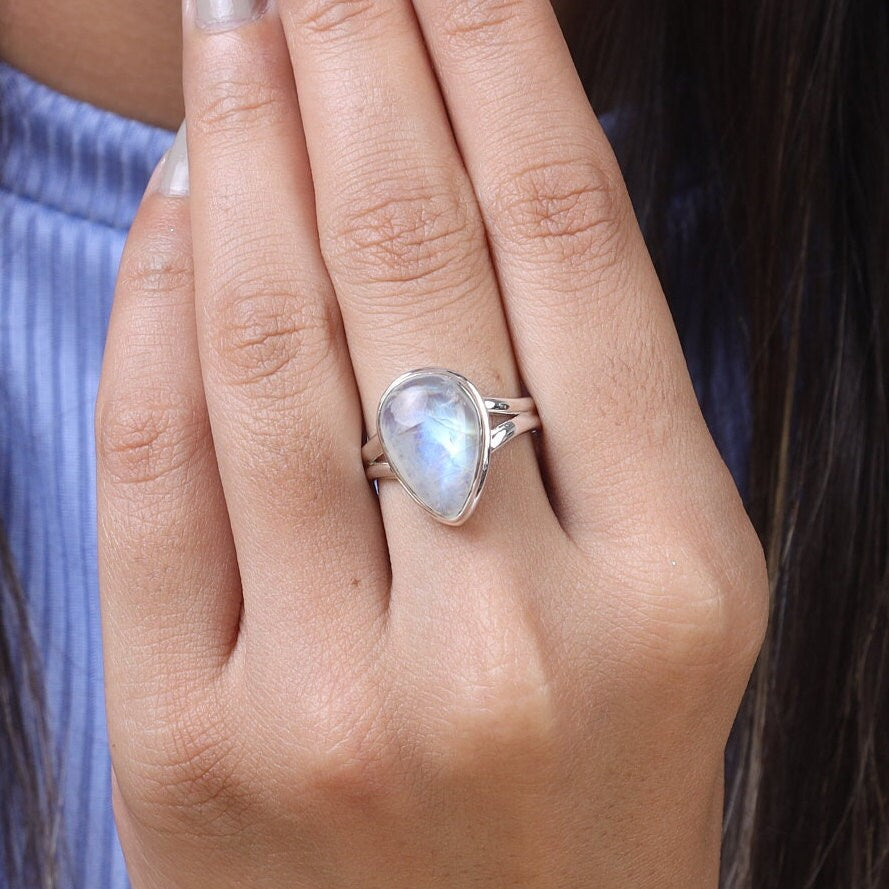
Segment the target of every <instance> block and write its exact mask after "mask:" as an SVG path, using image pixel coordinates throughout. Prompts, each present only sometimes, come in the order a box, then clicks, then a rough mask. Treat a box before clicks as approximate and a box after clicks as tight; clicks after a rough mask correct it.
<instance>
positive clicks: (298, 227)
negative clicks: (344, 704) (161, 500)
mask: <svg viewBox="0 0 889 889" xmlns="http://www.w3.org/2000/svg"><path fill="white" fill-rule="evenodd" d="M229 6H232V8H233V9H236V10H241V9H246V7H247V6H251V5H250V4H236V5H231V4H219V3H212V2H206V3H204V2H199V3H197V4H196V6H195V8H194V9H187V10H186V16H185V72H184V76H185V97H186V108H187V118H188V126H189V157H190V161H191V173H192V177H191V178H192V197H191V201H192V224H193V230H194V252H195V278H196V301H197V306H198V337H199V343H200V350H201V361H202V366H203V372H204V384H205V388H206V392H207V402H208V407H209V412H210V419H211V423H212V427H213V438H214V441H215V444H216V450H217V453H218V460H219V466H220V474H221V477H222V482H223V486H224V490H225V496H226V500H227V502H228V506H229V512H230V514H231V523H232V529H233V533H234V538H235V542H236V545H237V550H238V557H239V561H240V565H241V575H242V581H243V587H244V611H245V626H246V628H247V632H248V634H249V632H250V625H251V622H252V623H253V625H255V626H257V627H258V628H259V633H260V638H267V636H266V635H265V632H264V631H268V632H271V633H273V634H275V635H276V636H277V637H278V638H279V639H280V637H281V635H282V634H283V635H284V636H286V637H287V638H288V639H289V640H290V641H292V642H293V643H294V645H293V648H295V649H296V651H297V652H298V653H300V652H301V653H303V655H304V656H305V657H313V656H315V655H316V654H317V650H316V647H315V646H312V645H311V644H310V641H311V639H310V638H307V636H309V637H311V636H312V634H317V638H318V639H321V640H324V643H325V644H326V645H327V646H328V647H329V645H330V641H331V639H332V638H334V637H333V636H332V635H331V627H337V628H339V631H341V630H342V627H343V625H345V626H348V627H349V628H354V627H355V626H361V627H367V625H368V623H369V622H372V621H374V620H375V619H376V618H378V617H379V616H380V614H381V613H382V611H383V609H384V608H385V605H386V595H387V593H386V590H387V588H388V560H387V553H386V547H385V540H384V537H383V533H382V525H381V522H380V516H379V508H378V504H377V503H376V499H375V497H374V496H373V492H372V490H371V489H370V488H369V486H368V485H367V483H366V481H365V478H364V474H363V471H362V465H361V457H360V444H361V433H362V420H361V411H360V405H359V403H358V396H357V391H356V388H355V381H354V377H353V374H352V369H351V365H350V362H349V358H348V352H347V348H346V344H345V338H344V335H343V330H342V323H341V320H340V317H339V310H338V307H337V304H336V298H335V295H334V293H333V290H332V287H331V284H330V279H329V277H328V275H327V271H326V269H325V267H324V263H323V260H322V258H321V254H320V251H319V248H318V239H317V226H316V222H315V215H314V202H313V195H312V183H311V177H310V172H309V166H308V160H307V158H306V153H305V144H304V139H303V136H302V131H301V124H300V115H299V108H298V106H297V101H296V93H295V90H294V85H293V75H292V72H291V69H290V62H289V57H288V55H287V49H286V44H285V42H284V38H283V35H282V33H281V30H280V23H279V22H278V20H277V19H276V18H275V17H274V16H273V15H270V14H267V13H266V14H263V13H264V7H263V5H262V4H259V3H255V4H252V6H251V8H250V9H249V10H247V14H245V15H244V16H242V17H241V18H237V17H236V18H232V17H226V16H225V15H223V16H222V18H221V20H218V19H215V18H214V16H218V14H219V13H220V12H221V13H225V12H226V10H227V9H228V7H229ZM336 638H344V634H343V633H342V632H339V634H338V635H337V636H336ZM297 642H298V645H297V644H296V643H297Z"/></svg>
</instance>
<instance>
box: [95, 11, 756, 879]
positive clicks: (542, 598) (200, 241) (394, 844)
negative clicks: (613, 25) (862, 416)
mask: <svg viewBox="0 0 889 889" xmlns="http://www.w3.org/2000/svg"><path fill="white" fill-rule="evenodd" d="M204 5H205V4H201V7H202V8H203V6H204ZM207 5H209V6H210V7H213V8H215V9H217V10H219V9H221V8H224V7H225V6H226V4H224V3H219V2H217V3H215V4H207ZM247 5H248V4H247V3H246V2H245V0H241V2H239V3H234V4H231V9H232V10H233V11H235V12H237V11H239V10H242V9H243V8H244V7H246V6H247ZM413 6H414V7H415V8H416V16H415V13H414V11H413V10H412V8H411V5H410V3H409V2H408V0H280V2H279V12H280V18H279V16H278V15H276V14H274V13H272V12H267V13H266V14H264V15H261V14H259V13H260V12H261V10H260V9H259V8H258V7H255V8H254V9H253V12H255V13H256V15H255V16H253V17H251V20H250V21H248V22H243V23H240V25H238V23H237V22H236V21H233V20H229V21H227V22H226V23H225V26H224V27H222V26H219V27H211V28H207V27H201V26H200V23H199V22H197V21H196V20H195V11H194V10H191V9H187V10H186V15H185V91H186V105H187V119H188V127H189V129H188V140H189V146H188V147H189V157H190V161H191V189H190V196H189V197H188V198H187V199H178V198H171V197H169V196H168V195H166V194H163V193H160V192H159V191H158V190H157V188H155V187H153V188H151V189H150V190H149V193H148V194H147V196H146V198H145V201H144V204H143V206H142V208H141V210H140V212H139V215H138V218H137V220H136V222H135V224H134V226H133V230H132V234H131V237H130V240H129V244H128V247H127V250H126V254H125V257H124V261H123V264H122V269H121V275H120V282H119V287H118V291H117V296H116V301H115V307H114V312H113V319H112V324H111V330H110V335H109V340H108V348H107V356H106V364H105V369H104V372H103V379H102V384H101V392H100V397H99V402H98V405H97V441H98V453H99V462H98V485H99V520H100V556H101V575H102V603H103V621H104V633H105V646H106V647H105V651H106V673H107V687H108V695H107V697H108V718H109V729H110V738H111V745H112V756H113V763H114V773H115V808H116V816H117V822H118V826H119V830H120V834H121V838H122V842H123V845H124V849H125V852H126V855H127V860H128V866H129V868H130V871H131V876H132V881H133V884H134V886H135V887H136V889H204V887H208V886H212V887H214V889H224V887H246V886H250V887H253V889H284V887H288V889H291V887H306V889H309V887H312V889H316V887H361V889H371V887H379V889H400V887H403V889H418V887H423V889H435V887H447V889H464V887H466V889H468V887H495V886H497V887H500V886H503V887H506V886H516V887H518V886H521V887H532V889H542V887H560V889H563V887H577V889H580V887H584V889H587V887H591V886H595V887H597V889H611V887H614V889H618V887H620V889H627V887H634V889H635V887H657V889H668V887H676V889H690V887H714V886H715V885H716V881H717V871H718V858H719V844H720V825H721V815H722V771H723V761H722V757H723V750H724V746H725V743H726V738H727V734H728V732H729V729H730V726H731V724H732V720H733V718H734V716H735V713H736V710H737V707H738V704H739V701H740V698H741V695H742V693H743V690H744V687H745V684H746V682H747V678H748V675H749V672H750V669H751V667H752V664H753V662H754V660H755V657H756V654H757V651H758V648H759V644H760V640H761V637H762V633H763V630H764V619H765V612H766V607H765V606H766V598H767V582H766V577H765V569H764V564H763V557H762V550H761V548H760V546H759V543H758V541H757V539H756V537H755V534H754V532H753V530H752V528H751V526H750V524H749V522H748V520H747V517H746V515H745V513H744V510H743V507H742V504H741V502H740V500H739V497H738V494H737V492H736V490H735V488H734V485H733V483H732V480H731V478H730V476H729V473H728V471H727V469H726V467H725V466H724V464H723V463H722V461H721V460H720V458H719V455H718V453H717V451H716V449H715V447H714V445H713V442H712V440H711V438H710V436H709V434H708V432H707V428H706V426H705V423H704V421H703V418H702V417H701V414H700V412H699V410H698V407H697V403H696V400H695V396H694V393H693V390H692V386H691V384H690V381H689V377H688V372H687V369H686V366H685V363H684V361H683V356H682V352H681V349H680V345H679V342H678V339H677V335H676V332H675V330H674V327H673V325H672V322H671V317H670V313H669V310H668V307H667V305H666V303H665V300H664V297H663V294H662V292H661V289H660V287H659V284H658V281H657V278H656V275H655V273H654V270H653V268H652V264H651V262H650V259H649V257H648V255H647V253H646V250H645V246H644V243H643V240H642V237H641V235H640V232H639V230H638V227H637V225H636V223H635V221H634V217H633V213H632V209H631V206H630V202H629V199H628V196H627V194H626V191H625V189H624V186H623V184H622V181H621V178H620V175H619V171H618V167H617V165H616V162H615V159H614V157H613V155H612V153H611V151H610V148H609V146H608V144H607V142H606V140H605V138H604V136H603V134H602V132H601V130H600V128H599V126H598V124H597V121H596V118H595V116H594V114H593V112H592V110H591V109H590V107H589V105H588V103H587V100H586V98H585V95H584V92H583V90H582V87H581V84H580V82H579V80H578V77H577V74H576V72H575V70H574V68H573V66H572V63H571V59H570V56H569V54H568V51H567V49H566V46H565V44H564V42H563V39H562V35H561V33H560V31H559V28H558V25H557V21H556V18H555V16H554V14H553V12H552V9H551V8H550V5H549V3H548V2H546V0H448V2H444V3H443V2H441V0H414V4H413ZM200 12H201V9H199V10H198V13H200ZM204 24H205V25H206V22H204ZM236 25H237V26H236ZM294 82H295V85H294ZM297 94H298V102H297ZM424 365H440V366H445V367H451V368H453V369H455V370H458V371H460V372H462V373H464V374H465V375H466V376H467V377H469V379H471V380H473V381H474V382H476V383H477V384H478V385H479V386H480V388H481V389H482V390H483V391H485V392H487V393H491V394H502V395H512V396H516V395H519V394H521V391H520V390H521V384H522V382H523V383H524V384H525V386H526V387H527V390H528V391H529V392H530V393H531V394H532V395H533V396H534V397H535V399H536V402H537V406H538V409H539V413H540V416H541V418H542V422H543V431H542V435H541V436H540V437H539V449H535V440H534V437H533V436H530V435H525V436H522V437H521V438H518V439H516V440H515V441H513V442H511V443H510V444H509V445H508V446H506V447H505V448H504V449H503V450H502V451H498V453H497V454H496V455H495V456H494V458H493V462H492V467H491V471H490V477H489V482H488V485H487V487H486V490H485V492H484V496H483V497H482V500H481V502H480V505H479V507H478V509H477V511H476V513H475V514H474V515H473V517H472V518H471V519H470V521H469V522H468V523H467V524H465V525H464V526H462V527H460V528H451V527H447V526H444V525H441V524H438V523H436V522H435V521H434V520H433V519H432V518H431V517H430V516H428V515H427V514H426V513H425V512H424V511H423V510H422V509H420V508H419V507H418V506H417V505H416V504H415V503H413V502H412V501H411V500H410V498H409V497H408V496H407V495H406V494H405V492H404V490H402V488H401V486H400V485H398V484H397V483H396V482H392V481H384V482H381V483H380V496H379V499H378V498H377V496H376V494H375V492H374V489H373V487H372V486H371V485H370V484H368V482H367V481H366V480H365V477H364V471H363V468H362V463H361V457H360V446H361V443H362V431H363V428H364V426H365V425H366V426H367V427H368V428H370V429H371V430H372V429H373V425H374V413H375V409H376V405H377V401H378V399H379V396H380V394H381V392H382V391H383V389H384V388H385V387H386V385H387V384H388V383H389V382H390V381H391V380H392V379H393V378H394V377H396V376H398V375H399V374H401V373H402V372H404V371H406V370H410V369H412V368H415V367H421V366H424Z"/></svg>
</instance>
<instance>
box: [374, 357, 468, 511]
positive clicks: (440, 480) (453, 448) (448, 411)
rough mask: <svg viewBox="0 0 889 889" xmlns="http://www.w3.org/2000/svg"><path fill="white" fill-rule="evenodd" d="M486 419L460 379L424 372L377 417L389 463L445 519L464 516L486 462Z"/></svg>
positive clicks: (399, 389) (393, 392)
mask: <svg viewBox="0 0 889 889" xmlns="http://www.w3.org/2000/svg"><path fill="white" fill-rule="evenodd" d="M483 422H484V421H483V419H482V417H481V415H480V411H479V407H478V405H477V403H476V401H475V400H474V399H473V397H472V396H471V395H470V393H469V392H468V391H467V390H466V388H465V387H464V385H462V384H461V382H460V379H459V378H458V377H456V376H454V375H452V374H449V373H447V372H444V371H421V372H419V373H416V374H412V375H410V376H408V377H406V378H405V379H404V380H403V381H402V382H400V383H398V384H397V385H395V386H393V387H392V388H391V389H390V390H389V391H388V393H387V395H386V397H385V399H384V401H383V403H382V405H381V406H380V413H379V434H380V441H381V443H382V445H383V448H384V449H385V451H386V456H387V458H388V460H389V465H390V466H391V467H392V469H393V470H394V471H395V472H396V473H397V475H398V477H399V478H400V479H401V481H402V482H403V484H405V485H406V486H407V487H408V488H409V489H410V490H411V492H412V493H413V494H414V496H415V497H416V498H417V499H418V500H420V501H421V502H422V503H424V504H425V505H426V506H427V507H428V508H429V509H430V510H431V511H432V512H434V513H435V514H436V515H438V516H439V517H441V518H443V519H445V520H446V521H454V520H455V519H457V518H458V517H459V516H460V515H461V513H462V512H463V510H464V508H465V506H466V504H467V501H468V500H469V499H470V497H471V495H472V494H473V493H474V488H475V484H476V480H477V477H478V471H479V465H480V463H481V459H482V444H483V439H484V426H483Z"/></svg>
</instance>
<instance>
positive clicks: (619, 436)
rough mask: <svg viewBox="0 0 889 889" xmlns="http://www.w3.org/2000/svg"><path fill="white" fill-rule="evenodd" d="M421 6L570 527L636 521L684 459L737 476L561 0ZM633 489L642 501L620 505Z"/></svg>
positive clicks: (429, 2) (430, 1)
mask: <svg viewBox="0 0 889 889" xmlns="http://www.w3.org/2000/svg"><path fill="white" fill-rule="evenodd" d="M414 6H415V8H416V10H417V14H418V17H419V19H420V22H421V25H422V28H423V31H424V37H425V39H426V42H427V44H428V46H429V49H430V53H431V55H432V58H433V60H434V63H435V66H436V71H437V74H438V78H439V81H440V83H441V86H442V91H443V93H444V95H445V98H446V102H447V105H448V110H449V113H450V118H451V121H452V122H453V126H454V130H455V133H456V135H457V139H458V141H459V143H460V148H461V150H462V154H463V157H464V159H465V162H466V166H467V169H468V170H469V173H470V176H471V178H472V181H473V184H474V187H475V190H476V193H477V195H478V200H479V204H480V206H481V209H482V214H483V217H484V220H485V225H486V227H487V230H488V235H489V240H490V244H491V249H492V254H493V256H494V261H495V263H496V267H497V271H498V277H499V280H500V283H501V287H502V291H503V300H504V306H505V309H506V313H507V316H508V320H509V324H510V328H511V332H512V336H513V342H514V347H515V351H516V355H517V358H518V362H519V365H520V368H521V370H522V374H523V377H524V381H525V383H526V385H527V387H528V389H529V391H530V392H531V394H532V395H533V396H534V397H535V399H536V401H537V406H538V409H539V412H540V415H541V419H542V420H543V428H544V435H543V438H542V445H543V448H544V453H543V457H544V460H545V464H546V467H547V474H548V478H549V481H550V487H551V495H552V497H553V502H554V506H555V507H556V509H557V512H558V513H559V517H560V519H561V520H562V523H563V525H564V526H565V527H566V530H568V531H569V533H571V531H572V526H573V529H574V530H579V531H580V532H582V531H583V530H589V529H590V528H591V527H600V528H601V527H614V526H615V523H616V522H617V524H618V525H620V526H625V522H626V521H627V520H628V518H629V517H628V516H627V515H626V514H625V513H626V505H627V504H628V503H629V502H631V501H632V502H635V505H634V506H633V507H632V508H633V509H634V510H638V501H639V495H638V491H639V490H646V489H647V490H648V491H656V490H660V491H661V492H666V490H667V488H668V487H669V486H670V485H673V484H675V481H670V479H669V478H668V477H667V476H668V474H671V475H672V477H673V479H675V478H676V476H677V475H678V473H676V472H675V467H676V466H677V465H680V464H683V465H696V466H700V467H702V471H703V469H704V468H709V469H712V471H713V472H714V473H716V474H717V476H719V480H720V482H724V481H725V478H726V477H727V476H726V472H725V467H724V465H722V463H721V460H720V459H719V457H718V453H717V452H716V449H715V446H714V445H713V442H712V439H711V438H710V436H709V433H708V431H707V428H706V424H705V423H704V421H703V417H702V416H701V413H700V410H699V408H698V405H697V401H696V399H695V395H694V390H693V388H692V385H691V381H690V379H689V375H688V369H687V366H686V364H685V360H684V358H683V354H682V349H681V346H680V343H679V339H678V336H677V334H676V330H675V327H674V325H673V320H672V317H671V314H670V310H669V308H668V306H667V302H666V300H665V298H664V295H663V292H662V290H661V287H660V284H659V281H658V278H657V275H656V273H655V270H654V268H653V265H652V262H651V260H650V258H649V256H648V252H647V249H646V246H645V243H644V241H643V238H642V234H641V232H640V230H639V227H638V225H637V222H636V220H635V216H634V214H633V209H632V206H631V203H630V198H629V195H628V194H627V191H626V188H625V186H624V183H623V179H622V176H621V173H620V169H619V167H618V164H617V161H616V159H615V157H614V154H613V152H612V150H611V147H610V145H609V143H608V140H607V139H606V137H605V134H604V133H603V131H602V129H601V127H600V125H599V123H598V121H597V119H596V116H595V114H594V112H593V110H592V108H591V107H590V104H589V101H588V99H587V97H586V94H585V92H584V89H583V86H582V84H581V81H580V78H579V77H578V75H577V72H576V69H575V67H574V63H573V61H572V58H571V55H570V53H569V51H568V47H567V45H566V44H565V40H564V38H563V35H562V32H561V30H560V28H559V24H558V21H557V19H556V16H555V14H554V12H553V9H552V6H551V4H550V2H549V0H453V2H450V3H441V2H439V0H414ZM626 485H632V486H633V487H634V488H635V489H636V491H635V493H634V495H633V497H631V498H629V499H628V498H627V497H625V496H624V497H621V496H617V497H615V496H614V494H615V493H616V492H618V491H619V490H620V489H621V488H625V487H626ZM606 491H607V492H608V496H607V497H605V496H602V494H603V492H606Z"/></svg>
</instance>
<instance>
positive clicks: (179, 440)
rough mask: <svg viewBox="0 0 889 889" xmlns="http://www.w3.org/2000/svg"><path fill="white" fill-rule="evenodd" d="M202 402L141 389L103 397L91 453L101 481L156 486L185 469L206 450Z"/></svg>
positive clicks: (173, 477)
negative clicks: (95, 452)
mask: <svg viewBox="0 0 889 889" xmlns="http://www.w3.org/2000/svg"><path fill="white" fill-rule="evenodd" d="M208 439H209V424H208V422H207V417H206V410H205V408H204V405H203V403H202V402H199V401H198V400H197V399H195V398H193V397H189V396H186V395H181V396H180V397H179V398H177V397H175V395H174V394H171V393H170V392H169V391H160V392H159V391H156V390H153V389H147V390H144V391H139V390H134V391H131V392H127V393H125V394H110V395H109V394H103V396H102V397H101V399H100V400H99V402H98V403H97V407H96V450H97V456H98V460H99V465H100V468H101V470H102V472H103V474H104V476H105V478H107V479H109V480H110V481H112V482H114V483H117V484H121V485H127V486H129V485H138V486H140V487H144V486H145V485H155V486H156V485H157V484H158V483H161V482H164V481H165V480H169V481H170V482H171V483H175V479H176V478H177V477H178V476H179V475H180V473H181V471H184V470H187V467H188V466H189V465H191V464H192V463H193V462H194V461H195V460H196V459H198V458H199V456H200V455H201V454H202V453H203V451H204V449H205V448H206V447H207V446H208Z"/></svg>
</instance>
